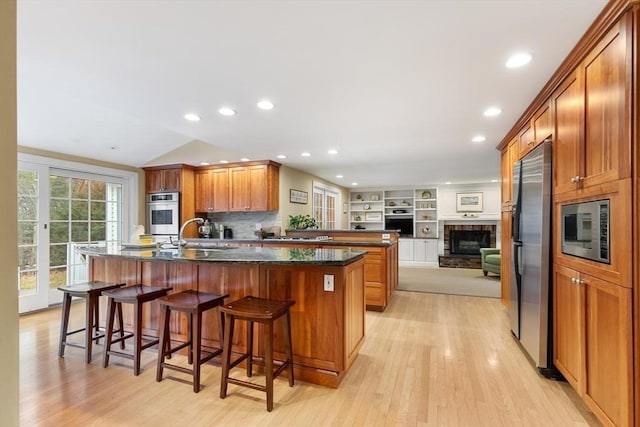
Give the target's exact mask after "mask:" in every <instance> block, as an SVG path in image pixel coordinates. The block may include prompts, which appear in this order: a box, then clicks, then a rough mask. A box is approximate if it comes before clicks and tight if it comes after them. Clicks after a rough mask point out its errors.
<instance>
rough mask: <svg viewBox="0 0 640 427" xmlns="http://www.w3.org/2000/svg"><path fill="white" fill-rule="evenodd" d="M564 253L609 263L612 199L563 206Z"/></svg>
mask: <svg viewBox="0 0 640 427" xmlns="http://www.w3.org/2000/svg"><path fill="white" fill-rule="evenodd" d="M561 215H562V220H561V221H562V231H561V233H562V234H561V236H562V253H565V254H569V255H574V256H578V257H581V258H587V259H591V260H594V261H598V262H604V263H607V264H609V263H610V262H611V254H610V242H609V199H605V200H595V201H592V202H582V203H573V204H569V205H563V206H562V207H561Z"/></svg>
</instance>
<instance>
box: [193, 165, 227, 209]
mask: <svg viewBox="0 0 640 427" xmlns="http://www.w3.org/2000/svg"><path fill="white" fill-rule="evenodd" d="M195 197H196V200H195V205H196V212H200V213H204V212H228V211H229V169H228V168H215V169H200V170H197V171H196V187H195Z"/></svg>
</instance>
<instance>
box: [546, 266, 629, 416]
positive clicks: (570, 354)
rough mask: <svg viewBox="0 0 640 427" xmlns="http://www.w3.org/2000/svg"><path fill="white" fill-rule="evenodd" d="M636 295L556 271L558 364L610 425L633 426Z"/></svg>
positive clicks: (570, 272)
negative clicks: (633, 300)
mask: <svg viewBox="0 0 640 427" xmlns="http://www.w3.org/2000/svg"><path fill="white" fill-rule="evenodd" d="M631 304H632V300H631V289H629V288H626V287H623V286H618V285H615V284H612V283H609V282H607V281H605V280H602V279H598V278H597V277H594V276H591V275H588V274H585V273H582V272H579V271H577V270H573V269H571V268H568V267H566V266H562V265H558V264H556V265H555V281H554V348H555V350H554V360H555V364H556V367H557V368H558V369H559V370H560V372H562V374H563V375H565V377H566V378H567V381H569V383H570V384H571V385H572V386H573V387H574V389H575V390H576V391H577V392H578V394H579V395H580V396H582V398H583V399H584V400H585V402H586V403H587V405H588V406H589V408H591V410H592V411H593V412H594V413H595V414H596V415H597V416H598V418H599V419H600V420H601V421H602V422H603V423H604V424H605V425H611V426H630V425H632V424H633V392H632V381H633V368H632V331H631V325H632V321H631Z"/></svg>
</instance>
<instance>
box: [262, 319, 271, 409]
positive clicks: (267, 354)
mask: <svg viewBox="0 0 640 427" xmlns="http://www.w3.org/2000/svg"><path fill="white" fill-rule="evenodd" d="M263 328H264V370H265V374H266V377H267V378H266V389H267V411H269V412H271V410H272V409H273V321H269V322H265V323H264V325H263Z"/></svg>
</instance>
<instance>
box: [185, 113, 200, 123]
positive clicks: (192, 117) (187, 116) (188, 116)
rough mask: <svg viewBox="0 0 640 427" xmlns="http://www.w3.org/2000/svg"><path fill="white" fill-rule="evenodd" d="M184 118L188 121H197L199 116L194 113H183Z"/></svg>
mask: <svg viewBox="0 0 640 427" xmlns="http://www.w3.org/2000/svg"><path fill="white" fill-rule="evenodd" d="M184 118H185V119H186V120H189V121H190V122H199V121H200V116H199V115H197V114H194V113H187V114H185V115H184Z"/></svg>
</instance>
